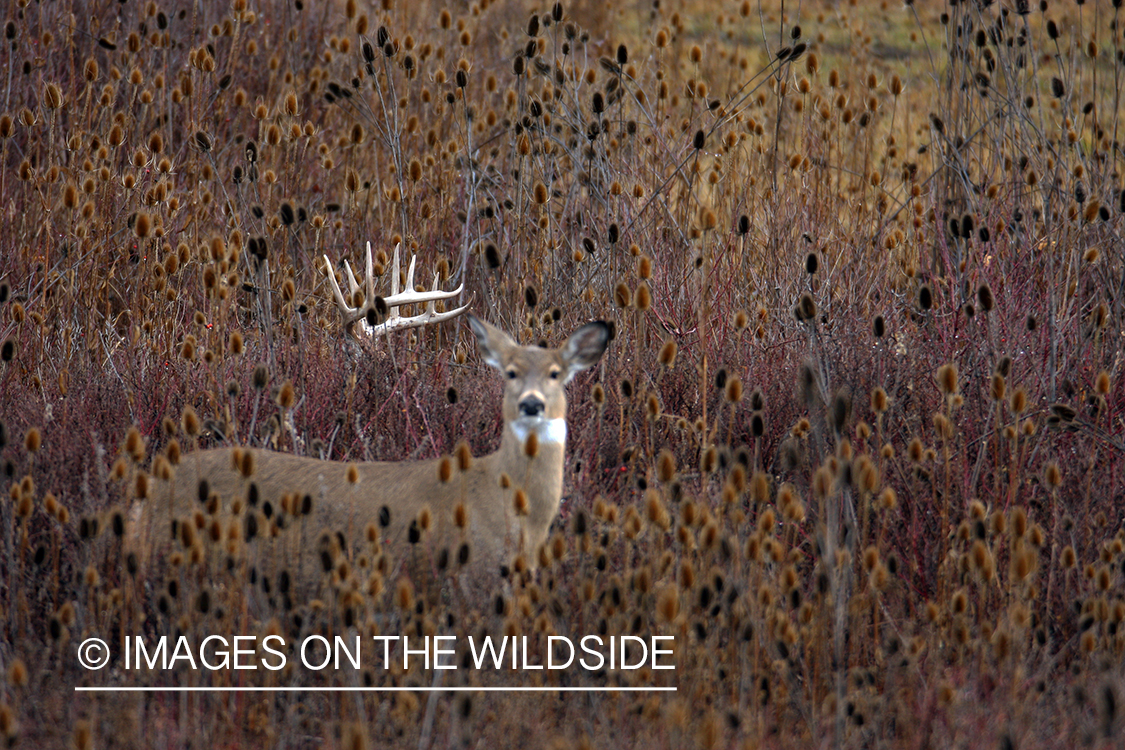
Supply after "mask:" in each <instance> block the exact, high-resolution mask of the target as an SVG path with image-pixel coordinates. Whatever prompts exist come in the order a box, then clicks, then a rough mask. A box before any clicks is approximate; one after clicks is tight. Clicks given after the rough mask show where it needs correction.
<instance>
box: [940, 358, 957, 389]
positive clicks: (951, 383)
mask: <svg viewBox="0 0 1125 750" xmlns="http://www.w3.org/2000/svg"><path fill="white" fill-rule="evenodd" d="M936 378H937V383H938V387H939V388H940V389H941V392H942V393H943V394H944V395H946V396H949V395H952V394H954V393H957V365H955V364H952V363H949V364H944V365H942V366H941V367H939V368H938V369H937V373H936Z"/></svg>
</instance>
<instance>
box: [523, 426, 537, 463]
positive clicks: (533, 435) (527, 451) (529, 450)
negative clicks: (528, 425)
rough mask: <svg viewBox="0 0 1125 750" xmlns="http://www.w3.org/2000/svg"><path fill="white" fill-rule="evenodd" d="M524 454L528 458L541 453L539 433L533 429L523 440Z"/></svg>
mask: <svg viewBox="0 0 1125 750" xmlns="http://www.w3.org/2000/svg"><path fill="white" fill-rule="evenodd" d="M523 454H524V455H525V456H527V457H528V458H535V457H536V456H538V455H539V433H537V432H534V431H533V432H529V433H528V434H527V439H526V440H524V441H523Z"/></svg>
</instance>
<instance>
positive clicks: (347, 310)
mask: <svg viewBox="0 0 1125 750" xmlns="http://www.w3.org/2000/svg"><path fill="white" fill-rule="evenodd" d="M347 264H348V262H347V261H344V266H345V267H347ZM324 270H325V273H326V274H327V275H328V282H329V283H330V284H331V285H332V296H334V297H335V298H336V306H337V307H338V308H340V317H341V318H343V319H344V329H345V330H347V329H348V328H350V327H351V325H352V324H353V323H355V322H356V321H357V320H359V319H360V318H362V317H363V316H362V315H361V314H360V312H359V310H358V309H357V308H353V307H352V306H351V305H349V304H348V301H347V300H346V299H344V293H343V291H341V290H340V285H339V284H338V283H336V274H335V273H333V272H332V261H330V260H328V256H327V255H325V256H324ZM347 270H348V275H349V276H351V268H348V269H347ZM353 283H354V277H353Z"/></svg>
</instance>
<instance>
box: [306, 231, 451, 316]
mask: <svg viewBox="0 0 1125 750" xmlns="http://www.w3.org/2000/svg"><path fill="white" fill-rule="evenodd" d="M398 249H399V245H395V252H394V259H393V260H392V262H391V296H389V297H378V296H376V294H375V274H374V273H373V272H372V266H373V265H374V262H373V261H372V259H371V243H370V242H368V243H367V278H366V283H365V286H366V289H365V293H364V305H363V307H352V306H351V305H349V304H348V299H355V293H356V292H357V291H358V290H359V282H358V281H357V280H356V277H355V274H354V273H352V267H351V265H350V264H349V263H348V261H347V260H345V261H344V270H345V271H346V274H347V280H348V287H349V288H348V299H345V298H344V294H343V292H341V291H340V285H339V284H337V283H336V275H335V274H334V273H333V272H332V262H331V261H329V260H328V256H327V255H325V256H324V262H325V264H326V265H325V272H326V273H327V274H328V282H329V283H330V284H331V285H332V294H333V295H334V296H335V297H336V306H337V307H338V308H340V317H341V318H343V322H344V330H346V331H349V332H351V333H352V335H353V336H356V337H357V338H359V336H360V334H358V333H356V331H355V330H354V329H353V328H352V326H354V325H355V324H356V323H359V324H360V325H361V330H362V332H363V335H365V336H367V337H369V338H374V337H375V336H379V335H382V334H385V333H389V332H391V331H401V330H405V329H407V328H421V327H422V326H425V325H429V324H431V323H440V322H442V321H445V320H452V319H453V318H456V317H457V316H458V315H461V314H462V313H464V312H465V311H466V310H468V309H469V306H468V305H465V306H463V307H458V308H457V309H456V310H450V311H449V312H440V313H439V312H437V311H436V310H435V309H434V302H436V301H437V300H442V299H451V298H453V297H456V296H457V295H458V294H460V293H461V289H462V288H463V286H464V284H463V283H462V284H461V285H460V286H458V287H457V288H456V289H454V290H453V291H451V292H443V291H441V290H440V289H438V275H437V274H434V283H433V288H432V289H431V290H430V291H428V292H416V291H414V261H415V260H417V256H411V257H410V267H409V268H407V270H406V287H405V288H404V289H402V290H399V287H398V277H399V262H398ZM419 302H426V303H428V304H427V305H426V311H425V312H423V313H419V314H418V315H412V316H410V317H406V318H404V317H402V316H401V315H399V314H398V308H399V306H400V305H410V304H416V303H419ZM383 316H385V317H383ZM380 318H383V319H382V322H379V320H380Z"/></svg>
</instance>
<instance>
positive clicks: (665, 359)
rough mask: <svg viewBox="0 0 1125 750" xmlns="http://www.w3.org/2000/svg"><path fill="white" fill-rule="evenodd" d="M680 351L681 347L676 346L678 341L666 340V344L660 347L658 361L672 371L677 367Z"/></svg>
mask: <svg viewBox="0 0 1125 750" xmlns="http://www.w3.org/2000/svg"><path fill="white" fill-rule="evenodd" d="M678 351H679V345H678V344H676V340H675V339H671V338H669V339H666V340H665V341H664V344H663V345H662V346H661V347H660V353H659V355H658V356H657V361H658V362H659V363H660V364H661V365H663V366H664V367H666V368H668V369H669V370H670V369H672V368H673V367H674V366H675V365H676V353H677V352H678Z"/></svg>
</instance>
